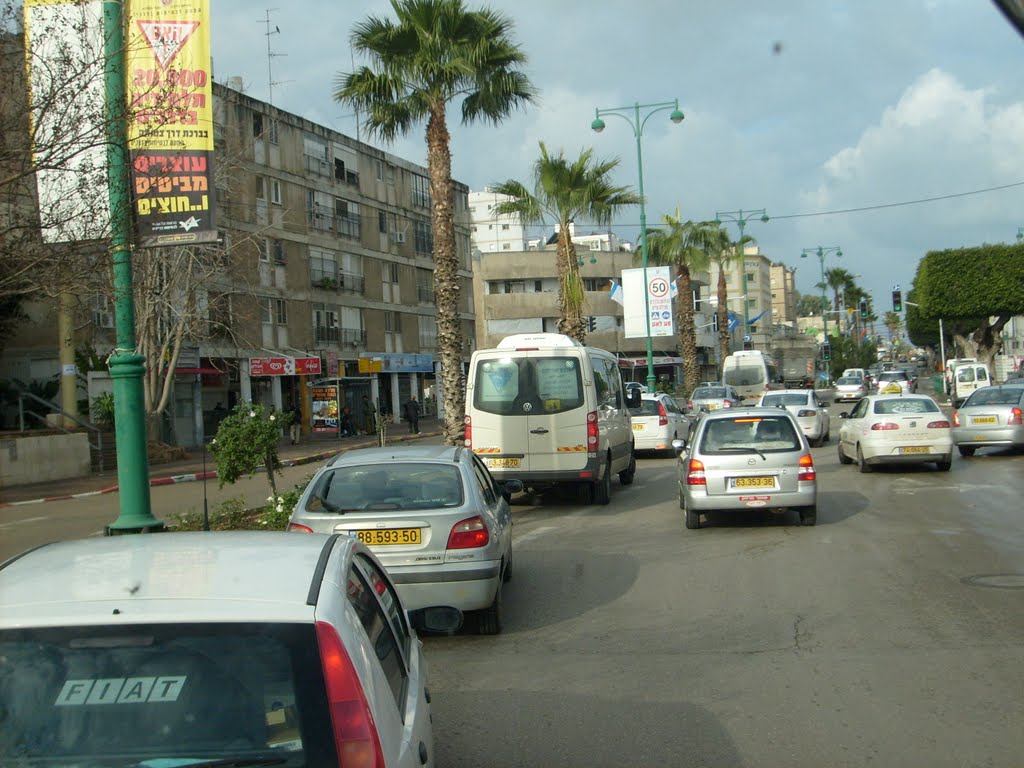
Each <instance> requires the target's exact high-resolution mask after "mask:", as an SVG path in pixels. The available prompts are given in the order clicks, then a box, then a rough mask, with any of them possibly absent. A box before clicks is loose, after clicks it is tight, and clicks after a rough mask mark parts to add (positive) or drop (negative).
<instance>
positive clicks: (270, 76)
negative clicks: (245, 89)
mask: <svg viewBox="0 0 1024 768" xmlns="http://www.w3.org/2000/svg"><path fill="white" fill-rule="evenodd" d="M276 11H277V8H267V9H266V10H265V14H266V17H265V18H263V19H257V23H259V24H265V25H266V27H267V31H266V32H264V33H263V34H264V35H265V36H266V38H267V91H268V95H267V103H268V104H273V103H274V86H275V85H281V84H283V83H288V82H291V81H290V80H275V79H274V68H273V64H274V59H275V58H277V57H278V56H287V55H288V54H287V53H274V52H273V51H272V50H271V49H270V36H271V35H279V34H281V28H280V27H278V26H277V25H276V24H275V25H274V28H273V29H271V28H270V14H271V12H276Z"/></svg>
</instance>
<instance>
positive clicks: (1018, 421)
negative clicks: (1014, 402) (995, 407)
mask: <svg viewBox="0 0 1024 768" xmlns="http://www.w3.org/2000/svg"><path fill="white" fill-rule="evenodd" d="M1022 419H1024V411H1022V410H1021V409H1020V408H1016V407H1014V408H1011V409H1010V418H1009V419H1007V420H1006V424H1007V426H1010V427H1019V426H1021V425H1022V424H1024V421H1022Z"/></svg>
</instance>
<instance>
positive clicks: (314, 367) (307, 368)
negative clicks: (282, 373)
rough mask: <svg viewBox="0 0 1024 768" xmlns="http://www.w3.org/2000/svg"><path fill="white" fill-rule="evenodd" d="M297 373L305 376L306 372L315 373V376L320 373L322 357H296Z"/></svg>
mask: <svg viewBox="0 0 1024 768" xmlns="http://www.w3.org/2000/svg"><path fill="white" fill-rule="evenodd" d="M295 373H296V375H298V376H305V375H306V374H313V375H315V376H319V375H320V358H319V357H296V358H295Z"/></svg>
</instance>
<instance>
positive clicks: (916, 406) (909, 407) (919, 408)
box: [874, 397, 939, 415]
mask: <svg viewBox="0 0 1024 768" xmlns="http://www.w3.org/2000/svg"><path fill="white" fill-rule="evenodd" d="M874 412H875V413H877V414H881V415H885V414H890V413H938V412H939V406H937V405H936V404H935V401H934V400H931V399H930V398H929V399H924V398H922V399H917V398H913V399H911V398H907V397H892V398H883V399H882V400H875V406H874Z"/></svg>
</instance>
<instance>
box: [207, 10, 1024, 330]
mask: <svg viewBox="0 0 1024 768" xmlns="http://www.w3.org/2000/svg"><path fill="white" fill-rule="evenodd" d="M211 6H212V8H213V30H212V41H213V55H214V66H215V71H216V78H217V80H219V81H226V79H227V78H228V77H229V76H232V75H237V76H241V77H242V78H243V81H244V83H245V88H246V90H247V92H248V93H250V94H251V95H253V96H254V97H256V98H260V99H266V98H267V96H268V71H267V63H268V59H267V41H268V37H267V36H266V34H265V33H266V31H267V27H266V24H265V19H266V17H267V11H268V10H269V18H270V22H271V29H272V30H274V29H275V28H276V29H279V30H280V33H279V34H278V33H277V32H276V31H275V32H274V33H273V34H272V35H271V36H270V37H269V40H270V44H271V48H272V51H273V52H274V53H275V54H278V55H277V56H275V57H274V58H273V79H274V80H275V81H279V82H278V83H277V84H276V85H275V86H274V89H273V101H274V104H275V105H276V106H279V107H281V108H283V109H286V110H288V111H290V112H294V113H297V114H299V115H302V116H304V117H307V118H309V119H311V120H313V121H315V122H317V123H321V124H324V125H328V126H331V127H333V128H335V129H337V130H340V131H342V132H344V133H348V134H350V135H355V127H356V126H355V119H354V118H353V116H352V115H351V114H348V112H349V110H347V109H345V108H343V107H342V106H341V105H339V104H336V103H335V102H334V101H333V100H332V98H331V92H332V86H333V84H334V82H335V78H336V76H337V74H338V73H339V72H346V71H350V70H351V67H352V58H351V52H350V49H349V36H350V32H351V29H352V26H353V24H354V23H355V22H356V21H358V20H360V19H363V18H365V17H366V16H367V15H370V14H375V15H379V16H388V17H390V16H391V6H390V3H389V2H387V1H386V0H348V1H347V2H345V3H338V2H335V1H329V0H289V1H288V2H287V3H279V4H276V6H275V4H274V3H270V2H268V3H265V4H260V5H257V4H254V3H252V2H250V1H249V0H213V2H212V3H211ZM467 6H468V7H478V4H477V3H475V2H474V1H473V0H467ZM491 7H493V8H496V9H498V10H501V11H503V12H505V13H506V14H508V15H509V16H510V17H511V18H512V19H513V20H514V21H515V24H516V30H515V34H516V37H517V39H518V41H519V42H520V44H521V45H522V47H523V49H524V50H525V52H526V53H527V55H528V56H529V64H528V66H527V72H528V74H529V76H530V78H531V79H532V81H533V83H534V84H535V85H536V86H537V87H538V88H539V89H540V99H539V101H538V103H537V104H536V105H534V106H532V107H530V108H528V109H527V110H525V111H523V112H522V113H520V114H517V115H516V116H515V117H513V118H512V119H510V120H508V121H507V122H506V123H505V124H503V125H502V126H501V127H499V128H493V127H489V126H485V125H473V126H466V127H461V126H459V127H456V128H455V129H454V130H453V144H452V153H453V166H454V168H453V170H454V174H455V177H456V178H457V179H459V180H460V181H462V182H465V183H466V184H468V185H469V187H470V188H471V189H473V190H479V189H482V188H483V187H484V186H485V185H487V184H489V183H492V182H495V181H500V180H504V179H507V178H516V179H520V180H528V179H529V174H530V169H531V165H532V163H533V161H534V160H535V159H536V157H537V155H538V150H537V143H538V141H541V140H543V141H544V142H545V143H546V144H547V145H548V146H549V148H554V149H558V148H564V149H565V151H566V152H567V154H569V155H571V156H575V155H576V154H577V153H578V152H579V151H580V150H581V149H582V148H584V147H590V146H592V147H594V148H595V150H596V152H597V153H598V155H599V156H601V157H621V158H622V163H621V165H620V167H619V172H618V178H617V181H618V182H619V183H621V184H631V185H635V184H636V180H637V167H636V154H635V153H636V144H635V140H634V138H633V133H632V130H631V129H630V127H629V125H627V123H626V122H624V121H622V120H617V119H614V118H608V119H607V120H606V122H607V128H606V129H605V131H604V132H603V133H601V134H600V135H598V134H595V133H593V132H592V131H591V130H590V122H591V120H593V118H594V109H595V107H601V108H609V107H620V106H627V105H631V104H633V103H634V102H637V101H638V102H640V103H642V104H643V103H652V102H662V101H670V100H673V99H677V98H678V99H679V104H680V108H681V109H682V110H683V112H684V113H685V114H686V119H685V121H684V122H683V123H682V124H680V125H673V124H672V123H671V122H670V121H669V120H668V117H667V113H663V114H661V115H657V116H655V117H654V118H652V119H651V120H650V121H649V122H648V123H647V127H646V128H645V130H644V135H643V152H644V185H645V191H646V193H647V199H648V204H647V216H648V222H649V223H653V222H656V221H657V220H659V219H660V217H661V216H662V215H663V214H665V213H671V212H673V211H674V210H675V209H676V208H677V207H678V208H679V209H680V212H681V214H682V216H683V217H684V218H692V219H710V218H714V216H715V213H716V212H717V211H736V210H738V209H746V210H750V209H757V208H765V209H766V210H767V212H768V214H769V216H770V217H771V221H770V222H769V223H767V224H762V223H761V222H760V221H758V220H756V219H755V220H754V222H753V223H751V224H750V225H749V226H748V228H747V233H748V234H751V235H753V236H755V237H756V238H757V240H758V242H759V244H760V246H761V249H762V251H763V252H764V253H766V254H767V255H768V256H769V257H770V258H772V259H773V260H775V261H781V262H784V263H786V264H789V265H791V266H794V267H797V268H798V271H797V285H798V287H799V288H800V290H801V291H803V292H815V291H816V290H817V289H816V288H815V287H814V286H815V284H816V283H817V282H818V281H819V280H820V271H821V268H820V264H819V263H818V259H817V258H816V257H813V256H812V257H809V258H805V259H801V258H800V254H801V251H802V250H803V249H805V248H816V247H817V246H819V245H820V246H839V247H841V248H842V252H843V256H842V258H841V259H837V258H836V257H834V256H829V257H828V258H827V260H826V263H825V266H826V268H830V267H832V266H837V265H841V266H843V267H844V268H846V269H847V270H849V271H850V272H852V273H854V274H859V275H861V277H860V278H859V280H858V282H859V283H860V284H861V285H863V286H864V287H865V289H867V290H868V291H869V292H870V293H871V294H872V295H873V296H874V299H875V303H876V308H877V309H878V310H879V313H881V311H884V310H887V309H889V308H890V297H889V292H890V290H891V288H892V286H893V284H895V283H899V284H901V285H902V286H903V289H904V291H905V290H906V289H907V288H908V287H909V286H910V283H911V280H912V279H913V276H914V271H915V269H916V266H917V263H918V261H919V260H920V259H921V257H922V256H924V254H925V253H927V252H928V251H929V250H932V249H941V248H949V247H958V246H963V245H978V244H981V243H984V242H1012V241H1013V240H1014V238H1015V237H1016V234H1017V228H1018V227H1020V226H1024V76H1022V75H1021V73H1022V72H1024V66H1022V65H1024V39H1022V38H1021V37H1020V36H1018V34H1017V32H1016V31H1015V30H1014V29H1013V28H1012V27H1011V26H1010V25H1009V24H1008V23H1007V22H1006V21H1005V19H1004V18H1003V17H1002V15H1001V14H1000V13H999V11H998V10H997V9H996V7H995V6H994V5H993V4H992V3H991V2H989V0H633V2H623V1H622V0H587V1H586V2H584V1H583V0H543V1H542V0H515V1H514V2H513V1H512V0H495V2H492V3H491ZM356 62H357V63H359V60H358V59H356ZM450 116H451V119H452V122H453V123H455V122H456V121H457V117H458V112H457V111H453V112H452V113H450ZM364 138H365V137H364ZM384 148H385V149H387V150H388V151H392V152H395V153H396V154H398V155H400V156H402V157H405V158H407V159H409V160H412V161H414V162H420V163H424V164H425V162H426V154H425V148H424V139H423V131H422V129H420V130H418V131H417V133H415V134H414V135H411V136H410V137H408V138H407V139H404V140H401V141H399V142H396V143H395V144H394V145H392V146H385V147H384ZM1007 185H1019V186H1007ZM996 187H1006V188H1004V189H1001V190H996V191H990V192H986V193H982V194H973V195H962V196H955V197H949V198H948V199H943V200H938V201H933V202H923V203H917V204H910V205H896V204H900V203H907V202H911V201H920V200H923V199H927V198H936V197H944V196H954V195H961V193H967V192H974V191H977V190H986V189H991V188H996ZM875 206H888V207H876V208H874V209H873V210H861V211H856V212H844V213H837V211H847V210H848V209H861V208H870V207H875ZM731 227H732V228H731V230H730V231H731V232H732V233H733V235H734V236H735V235H736V230H735V226H734V225H731ZM613 229H614V230H615V231H616V232H617V233H619V235H620V236H621V237H623V238H625V239H629V240H635V239H636V238H637V233H638V231H639V210H638V209H633V210H631V211H629V212H627V213H626V214H624V215H623V216H621V217H620V218H619V219H618V220H616V222H615V224H614V227H613Z"/></svg>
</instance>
